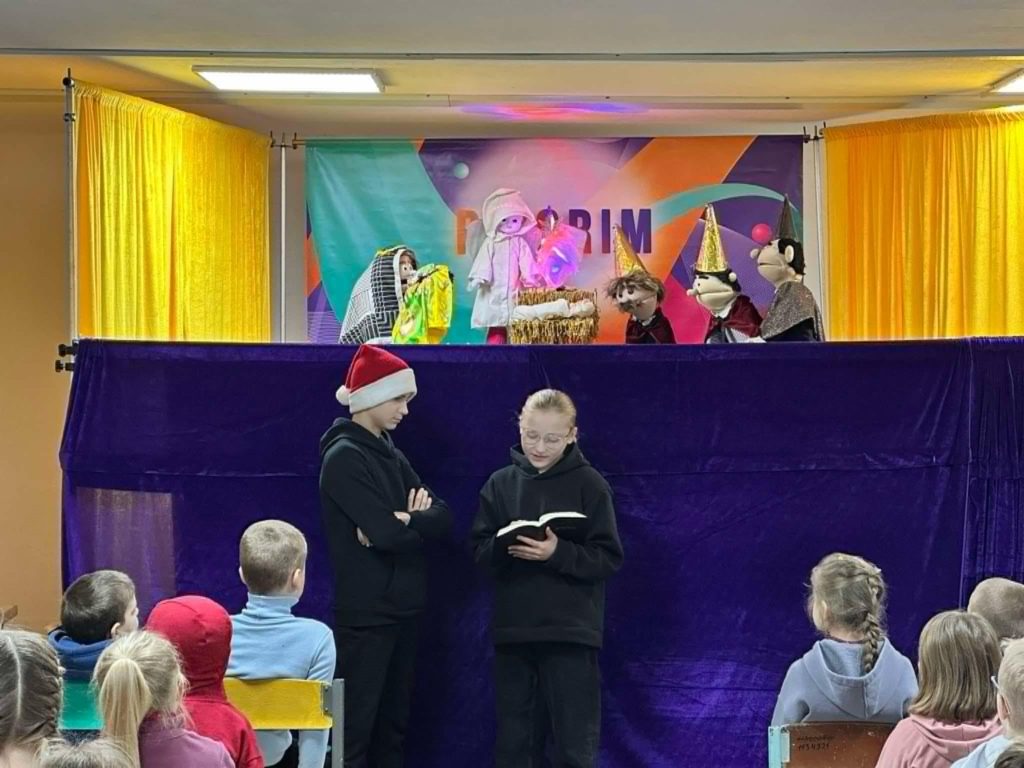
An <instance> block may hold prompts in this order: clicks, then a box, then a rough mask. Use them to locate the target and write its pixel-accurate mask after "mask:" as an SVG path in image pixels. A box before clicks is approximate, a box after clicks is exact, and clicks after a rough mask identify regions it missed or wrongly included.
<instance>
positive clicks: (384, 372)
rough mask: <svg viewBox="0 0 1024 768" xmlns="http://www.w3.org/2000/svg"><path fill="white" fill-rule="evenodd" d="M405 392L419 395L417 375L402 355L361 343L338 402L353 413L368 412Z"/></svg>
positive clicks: (411, 395) (410, 396) (340, 390)
mask: <svg viewBox="0 0 1024 768" xmlns="http://www.w3.org/2000/svg"><path fill="white" fill-rule="evenodd" d="M402 395H409V399H410V400H411V399H412V398H413V397H414V396H415V395H416V374H415V373H413V370H412V368H410V367H409V366H408V364H407V363H406V362H405V361H404V360H402V359H401V358H400V357H397V356H396V355H393V354H391V353H390V352H388V351H387V350H385V349H381V348H380V347H375V346H373V345H372V344H362V345H360V347H359V349H358V350H357V351H356V354H355V357H353V358H352V364H351V365H349V367H348V375H346V376H345V384H344V385H343V386H342V387H341V388H340V389H339V390H338V392H337V398H338V402H339V403H341V404H342V405H347V406H348V409H349V410H350V411H351V412H352V413H358V412H359V411H365V410H367V409H369V408H373V407H374V406H377V405H380V404H381V403H385V402H387V401H388V400H392V399H394V398H396V397H401V396H402Z"/></svg>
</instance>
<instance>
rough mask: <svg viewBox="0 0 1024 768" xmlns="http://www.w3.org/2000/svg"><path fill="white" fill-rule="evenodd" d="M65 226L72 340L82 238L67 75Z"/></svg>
mask: <svg viewBox="0 0 1024 768" xmlns="http://www.w3.org/2000/svg"><path fill="white" fill-rule="evenodd" d="M63 82H64V199H65V210H64V225H65V226H64V228H65V237H66V243H65V246H66V248H67V263H68V341H69V342H73V341H74V340H75V339H77V338H78V237H77V221H76V219H77V215H76V214H77V206H76V195H75V180H76V179H77V177H78V174H77V173H76V167H75V162H76V161H75V135H76V131H75V81H74V80H73V79H72V77H71V69H70V67H69V68H68V74H67V76H66V77H65V78H64V81H63Z"/></svg>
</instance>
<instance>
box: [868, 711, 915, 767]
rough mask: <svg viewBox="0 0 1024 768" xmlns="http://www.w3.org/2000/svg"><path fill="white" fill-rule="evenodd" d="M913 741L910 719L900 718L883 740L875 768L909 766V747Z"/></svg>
mask: <svg viewBox="0 0 1024 768" xmlns="http://www.w3.org/2000/svg"><path fill="white" fill-rule="evenodd" d="M913 741H914V729H913V726H912V725H911V723H910V720H900V722H898V723H896V727H895V728H893V730H892V733H890V734H889V738H888V739H886V740H885V745H884V746H883V747H882V754H880V755H879V756H878V762H877V763H875V768H910V762H909V760H910V749H909V747H910V746H911V744H912V743H913Z"/></svg>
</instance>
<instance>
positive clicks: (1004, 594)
mask: <svg viewBox="0 0 1024 768" xmlns="http://www.w3.org/2000/svg"><path fill="white" fill-rule="evenodd" d="M967 611H968V612H969V613H975V614H977V615H979V616H981V617H983V618H985V619H987V620H988V623H989V624H991V625H992V629H994V630H995V631H996V634H997V635H998V636H999V640H1000V641H1001V642H1007V641H1010V640H1017V639H1019V638H1022V637H1024V584H1021V583H1020V582H1016V581H1010V579H1001V578H992V579H985V580H984V581H982V582H981V583H980V584H978V586H976V587H975V588H974V591H973V592H972V593H971V599H970V601H969V602H968V603H967Z"/></svg>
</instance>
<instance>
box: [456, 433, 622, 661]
mask: <svg viewBox="0 0 1024 768" xmlns="http://www.w3.org/2000/svg"><path fill="white" fill-rule="evenodd" d="M547 512H581V513H582V514H584V515H586V516H587V518H588V520H589V522H588V524H587V527H586V529H585V532H584V536H583V543H582V544H576V543H574V542H572V541H568V540H566V539H560V540H559V542H558V546H557V547H556V548H555V553H554V554H553V555H552V556H551V559H550V560H548V561H547V562H533V561H527V560H517V559H515V558H513V557H512V556H511V555H509V554H508V552H507V551H502V550H501V548H500V547H499V548H497V549H496V548H495V545H494V539H495V534H496V533H497V532H498V530H500V529H501V528H503V527H504V526H506V525H508V524H509V523H510V522H512V521H513V520H519V519H523V520H536V519H537V518H539V517H540V516H541V515H543V514H545V513H547ZM472 544H473V551H474V555H475V557H476V561H477V563H479V564H480V565H482V566H484V567H486V568H487V569H488V570H489V571H490V572H491V573H492V575H493V576H494V582H495V587H494V625H493V630H494V642H495V644H496V645H501V644H504V643H530V642H565V643H579V644H581V645H589V646H593V647H595V648H600V647H601V641H602V637H603V634H604V582H605V579H607V578H608V577H609V576H611V575H612V574H613V573H615V572H616V571H617V570H618V569H619V567H620V566H621V565H622V544H621V543H620V542H619V532H618V529H617V528H616V526H615V507H614V504H613V500H612V490H611V488H610V487H609V486H608V483H607V482H606V481H605V479H604V478H603V477H601V474H600V473H599V472H598V471H597V470H596V469H594V468H593V467H592V466H590V463H589V462H588V461H587V460H586V458H584V456H583V453H582V452H581V451H580V449H579V447H578V446H577V445H576V444H575V443H573V444H572V445H570V446H569V447H568V448H567V449H566V451H565V454H564V455H563V456H562V458H561V459H559V461H558V463H556V464H555V465H554V466H553V467H551V468H550V469H548V470H547V471H545V472H542V473H541V472H538V471H537V470H536V469H534V467H533V465H531V464H530V461H529V459H527V458H526V456H524V455H523V453H522V451H521V450H520V449H519V448H513V449H512V464H511V466H508V467H505V468H504V469H500V470H498V471H497V472H495V473H494V474H493V475H491V477H490V479H489V480H488V481H487V483H486V484H485V485H484V487H483V489H482V490H481V491H480V511H479V512H478V513H477V516H476V519H475V520H474V521H473V531H472Z"/></svg>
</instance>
